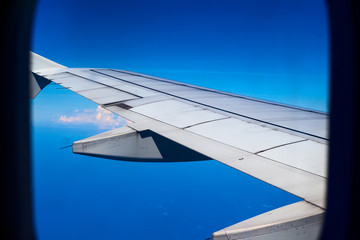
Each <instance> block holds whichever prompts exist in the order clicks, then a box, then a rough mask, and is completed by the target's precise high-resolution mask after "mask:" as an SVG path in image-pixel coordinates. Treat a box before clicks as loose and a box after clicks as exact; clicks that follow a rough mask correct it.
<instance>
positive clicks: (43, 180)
mask: <svg viewBox="0 0 360 240" xmlns="http://www.w3.org/2000/svg"><path fill="white" fill-rule="evenodd" d="M35 14H36V15H35V21H34V28H33V41H32V44H33V45H32V51H33V52H34V53H36V54H39V55H41V56H43V57H45V58H48V59H50V60H51V61H54V62H56V63H58V64H61V65H63V66H66V67H69V68H102V70H98V75H97V76H100V74H102V75H101V76H105V75H106V74H109V72H108V70H107V69H120V70H128V71H131V72H136V73H140V74H146V75H151V76H155V77H159V78H163V79H170V80H174V81H178V82H182V83H184V84H191V85H192V86H193V85H195V86H196V87H198V86H200V87H205V88H207V89H215V90H214V91H213V90H211V91H210V90H209V91H207V92H206V94H204V96H203V97H199V95H197V93H196V94H193V95H192V93H193V92H191V91H190V90H189V89H188V88H186V87H185V86H180V85H178V87H183V88H181V89H180V88H179V89H173V88H172V87H171V86H170V85H167V84H170V83H168V82H159V81H157V80H156V79H148V80H147V82H146V84H148V85H146V87H142V88H141V91H140V90H139V89H136V91H137V92H136V93H134V92H131V91H133V89H135V88H138V87H139V85H141V84H145V83H144V81H143V80H141V79H140V80H139V79H138V78H139V75H135V76H134V75H132V76H131V77H128V78H126V79H125V78H124V77H123V75H124V73H121V72H117V73H116V74H117V75H114V76H115V78H114V77H113V78H110V77H109V76H107V81H115V80H116V78H118V79H117V80H119V79H122V80H125V81H127V82H125V81H123V82H121V84H119V85H116V86H119V88H120V85H129V84H131V83H133V85H132V86H131V87H128V88H127V89H123V90H122V91H123V92H122V93H123V94H130V93H132V94H135V95H137V96H138V95H139V94H140V95H141V94H147V95H146V97H151V99H155V100H154V103H156V102H157V104H159V102H161V101H163V100H164V99H163V98H162V97H159V96H154V94H153V91H154V89H160V88H161V89H162V90H161V92H162V93H163V94H165V95H166V96H167V97H171V99H172V100H174V98H177V97H181V101H180V102H181V103H182V104H185V102H184V101H185V100H186V99H187V100H189V101H190V102H191V103H192V104H196V107H198V108H199V109H201V110H202V111H205V110H206V111H208V110H209V109H208V107H209V106H212V107H213V110H214V111H213V112H211V113H208V112H206V114H209V116H210V114H212V115H211V117H212V118H214V119H216V120H218V119H220V120H219V121H225V120H226V122H224V123H227V124H229V125H230V124H233V122H232V121H238V120H239V121H240V120H241V121H242V122H246V124H251V127H250V125H244V129H245V130H246V131H247V130H249V129H250V130H251V131H253V132H256V131H258V130H259V129H260V127H259V126H256V127H255V126H253V124H255V123H259V122H261V124H260V125H261V127H268V128H269V130H268V132H271V133H272V134H279V136H280V134H285V135H286V134H290V135H291V142H289V143H288V142H282V140H281V141H279V143H278V144H277V145H276V146H275V145H271V144H270V143H271V142H272V141H274V140H273V139H272V138H271V137H269V136H273V135H261V136H262V137H261V138H260V140H259V142H260V141H262V142H264V143H263V144H264V147H263V148H259V147H258V146H259V145H260V143H259V144H255V145H251V144H248V143H249V142H250V141H251V138H246V139H244V138H242V137H241V135H236V136H235V135H234V136H231V137H229V136H224V135H221V131H220V130H221V129H222V128H223V127H224V126H225V127H226V126H228V125H226V124H216V122H208V123H207V124H208V125H207V126H209V128H210V127H211V128H210V130H208V129H205V130H203V129H202V128H201V127H202V126H200V125H201V124H198V122H195V124H193V125H185V126H184V127H183V126H182V125H181V124H183V123H184V121H185V120H183V119H181V116H177V115H176V113H175V110H176V109H177V108H176V107H178V109H182V107H183V105H180V104H179V105H176V106H174V105H172V107H171V108H173V112H171V114H168V115H166V116H164V117H163V118H162V119H161V122H162V123H164V122H165V123H167V124H170V123H173V121H174V122H175V120H177V119H180V120H179V121H178V122H176V123H174V124H179V126H181V127H182V128H184V129H185V130H186V129H187V128H188V130H187V131H188V132H191V134H194V135H201V134H205V135H206V138H207V139H210V140H211V141H214V142H222V144H225V145H226V146H227V147H228V146H230V147H231V148H242V149H243V148H245V150H244V149H243V152H247V153H253V154H255V155H257V156H258V157H261V158H266V159H271V158H273V157H274V156H280V157H279V159H276V161H278V162H280V163H279V164H284V165H288V164H289V162H288V160H287V159H284V160H283V159H280V158H281V156H283V155H282V154H283V152H282V153H277V152H276V151H277V150H276V149H275V148H278V146H280V145H281V146H282V145H288V147H289V149H288V150H286V151H287V152H289V151H293V150H292V149H291V148H290V145H289V144H293V143H295V142H296V143H301V144H308V143H309V142H310V141H312V142H311V144H310V145H311V146H318V145H321V148H323V147H322V146H323V145H325V144H326V143H327V138H328V136H327V135H326V132H324V131H325V130H324V129H326V126H325V125H324V126H323V125H321V126H322V127H320V128H316V129H315V128H314V127H313V126H315V125H316V124H318V123H319V121H322V120H321V119H325V118H326V113H327V112H328V102H329V96H328V87H329V86H328V84H329V73H328V72H329V66H328V65H329V51H328V48H329V36H328V21H327V13H326V6H325V3H324V1H321V0H316V1H313V0H311V1H310V0H306V1H304V0H295V1H286V0H276V1H266V0H252V1H234V0H223V1H202V0H199V1H187V0H186V1H184V0H182V1H162V0H155V1H146V0H136V1H111V0H106V1H94V2H91V3H88V1H86V2H85V1H83V0H79V1H71V0H62V1H46V0H40V1H38V5H37V9H36V12H35ZM104 69H105V70H104ZM77 71H78V74H83V75H82V76H83V77H85V78H86V77H87V76H88V75H86V74H85V73H84V72H81V71H83V70H81V69H80V70H77ZM84 74H85V75H84ZM113 74H115V73H113ZM121 74H123V75H121ZM60 77H67V75H62V76H59V79H60ZM72 77H73V79H75V80H76V81H78V82H80V81H82V80H79V79H78V78H76V77H74V76H72ZM93 80H94V81H97V79H93ZM62 81H63V82H62V83H61V81H59V82H60V83H61V84H63V85H64V84H65V83H66V80H62ZM141 81H143V82H141ZM166 81H167V80H166ZM61 84H60V85H58V84H55V83H50V84H49V85H48V86H46V87H45V88H44V89H43V90H42V91H41V92H40V93H39V94H38V95H37V97H36V98H35V99H34V100H32V102H31V107H32V145H33V146H32V147H33V156H32V157H33V172H34V174H33V176H34V179H33V186H34V212H35V225H36V232H37V235H38V239H40V240H42V239H54V240H56V239H119V237H121V239H144V238H146V239H174V240H176V239H205V238H208V237H211V235H212V233H213V232H216V231H219V230H221V229H223V228H226V227H228V226H230V225H233V224H236V223H238V222H241V221H243V220H246V219H249V218H251V217H254V216H256V215H259V214H262V213H265V212H268V211H271V210H274V209H277V208H280V207H283V206H286V205H289V204H292V203H297V202H300V201H301V200H302V198H301V196H300V197H298V196H295V195H293V194H290V193H287V192H285V191H283V190H281V189H279V188H277V187H275V186H272V185H270V184H267V183H265V182H263V181H261V180H259V179H256V178H254V177H251V176H250V175H251V174H249V173H243V172H241V171H238V170H237V169H234V168H231V167H229V166H226V165H225V164H223V163H221V162H219V161H215V160H209V161H194V162H166V163H158V162H145V163H143V162H141V163H139V162H129V161H114V160H109V159H104V158H100V157H90V156H85V155H79V154H74V153H73V152H72V148H71V147H69V146H71V145H72V144H73V142H75V141H78V140H81V139H85V138H88V137H91V136H94V135H96V134H101V133H104V132H107V131H110V130H113V129H117V128H120V127H122V126H126V125H127V124H131V123H133V122H132V120H131V119H124V118H122V117H119V116H118V115H116V114H114V113H113V112H111V111H110V110H109V109H107V108H104V106H105V105H106V104H103V106H99V105H98V104H96V103H94V102H92V101H89V100H88V99H87V98H89V99H90V98H91V97H89V96H90V95H86V93H85V92H82V94H83V96H85V97H82V96H80V95H79V94H80V92H81V91H79V94H77V93H76V92H73V91H71V90H74V89H75V87H66V86H61ZM114 86H115V85H112V87H114ZM76 87H79V86H78V85H77V86H76ZM98 89H100V88H98ZM74 91H75V90H74ZM99 91H100V90H99ZM216 91H223V92H227V93H226V94H228V95H224V94H223V95H221V96H218V95H216V96H214V95H213V94H216ZM124 92H125V93H124ZM94 94H96V93H94ZM152 94H153V95H152ZM234 94H237V95H240V96H241V98H239V99H240V100H241V103H242V104H248V105H246V106H247V107H243V106H244V105H241V104H240V100H236V101H239V104H238V105H234V104H233V102H232V101H230V100H228V97H230V96H233V95H234ZM105 95H106V97H109V98H110V97H113V95H111V94H108V93H106V94H105ZM205 95H206V96H205ZM91 96H92V95H91ZM101 97H102V96H101ZM146 97H142V98H144V99H145V98H146ZM99 98H100V97H99ZM184 99H185V100H184ZM118 101H119V102H120V100H117V101H116V102H118ZM137 101H138V102H131V104H140V103H141V102H140V101H139V100H138V99H137ZM114 102H115V101H114ZM269 102H270V103H271V104H269ZM273 103H274V104H273ZM119 104H120V103H119ZM122 104H123V105H119V106H120V107H121V106H126V107H127V108H128V109H130V108H132V107H133V108H134V109H135V108H136V107H134V106H135V105H131V104H130V103H129V104H128V103H122ZM261 104H265V105H266V107H264V106H263V105H261ZM260 105H261V110H259V109H260V108H259V106H260ZM119 106H118V107H119ZM129 106H130V107H129ZM136 106H138V105H136ZM154 106H159V107H158V108H155V109H156V111H159V112H160V111H161V110H164V109H166V106H167V105H166V106H165V105H154ZM161 106H163V108H162V107H161ZM283 106H285V107H284V108H282V107H283ZM279 108H281V109H282V110H279ZM128 109H127V110H128ZM137 109H138V110H137V111H138V112H141V114H145V113H144V112H145V110H141V108H140V106H139V107H138V108H137ZM299 109H306V114H303V115H301V114H300V115H299V112H297V111H298V110H299ZM130 110H131V109H130ZM134 111H135V110H134ZM164 111H165V110H164ZM221 111H223V112H225V113H224V114H225V115H224V116H222V117H218V115H215V114H222V112H221ZM275 111H277V112H278V115H274V114H275V113H274V114H273V115H272V114H271V113H273V112H275ZM299 111H300V110H299ZM301 111H302V110H301ZM313 113H316V114H319V115H316V117H314V116H313V115H312V114H313ZM149 114H151V112H150V113H149ZM291 114H292V115H291ZM263 115H264V116H265V115H266V116H265V117H264V116H263ZM290 115H291V116H294V117H293V118H292V120H291V121H290V120H289V119H288V117H289V116H290ZM157 116H158V115H154V116H152V117H153V118H156V117H157ZM192 116H195V115H192ZM196 116H197V117H200V116H201V117H204V118H205V112H204V114H199V116H198V115H196ZM206 116H207V115H206ZM324 116H325V117H324ZM194 118H195V117H194ZM294 119H295V120H294ZM319 119H320V120H319ZM186 121H187V120H186ZM189 121H190V120H189ZM191 123H193V122H191ZM219 123H220V122H219ZM221 123H222V122H221ZM236 123H237V122H236ZM211 124H213V125H211ZM244 124H245V123H244ZM170 125H171V124H170ZM204 126H205V125H204ZM234 126H237V125H236V124H234ZM316 126H317V125H316ZM234 128H235V127H234ZM219 129H220V130H219ZM236 129H237V128H236ZM279 129H281V131H280V132H281V133H279ZM294 129H296V133H294V132H295V131H294ZM250 130H249V131H250ZM236 131H237V130H234V131H233V133H234V134H235V133H237V132H236ZM239 131H240V130H239ZM266 134H267V133H266ZM285 135H281V139H283V138H286V139H287V138H290V137H288V136H287V135H286V137H284V136H285ZM276 136H278V135H276ZM319 136H320V137H319ZM279 138H280V137H279ZM173 141H175V140H173ZM254 141H257V140H254ZM305 141H307V142H306V143H305ZM274 146H275V147H274ZM301 146H302V145H301ZM129 148H130V147H129ZM270 148H274V149H273V151H269V149H270ZM252 151H253V152H252ZM175 154H176V153H175ZM239 158H240V157H239ZM294 159H295V160H294V161H297V159H298V158H294ZM244 161H246V158H245V160H244ZM291 164H293V163H291ZM296 164H297V165H295V167H296V168H300V169H302V168H305V170H304V171H306V172H310V173H311V174H314V175H316V176H321V175H322V174H326V173H324V172H322V170H319V169H318V168H316V169H315V170H313V168H311V169H310V167H309V168H308V166H303V165H302V162H300V163H298V162H297V163H296ZM322 164H326V159H325V160H324V161H323V163H322ZM311 167H312V166H311ZM320 168H321V169H326V167H325V166H320Z"/></svg>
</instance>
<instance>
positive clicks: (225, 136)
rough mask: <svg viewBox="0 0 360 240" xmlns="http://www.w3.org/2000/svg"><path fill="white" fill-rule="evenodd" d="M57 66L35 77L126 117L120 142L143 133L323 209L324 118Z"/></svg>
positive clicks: (154, 80)
mask: <svg viewBox="0 0 360 240" xmlns="http://www.w3.org/2000/svg"><path fill="white" fill-rule="evenodd" d="M34 56H35V55H34ZM35 58H36V56H35ZM34 61H36V60H34ZM60 66H61V65H60ZM60 66H58V67H55V66H54V67H52V68H43V69H41V68H40V69H39V68H37V69H33V74H34V75H35V76H41V77H43V78H45V79H48V80H50V81H52V82H55V83H57V84H59V85H61V86H63V87H64V88H67V89H69V90H71V91H73V92H76V93H78V94H79V95H81V96H83V97H85V98H87V99H89V100H91V101H93V102H95V103H97V104H99V105H101V106H102V107H103V108H105V109H108V110H110V111H111V112H113V113H115V114H117V115H119V116H122V117H124V118H125V119H128V120H129V124H128V126H127V127H126V128H127V130H126V131H123V132H124V133H121V134H126V135H124V136H126V139H128V136H130V135H131V134H136V133H142V134H143V135H144V134H145V133H147V134H149V135H150V136H152V138H153V139H154V141H155V145H158V144H157V143H156V138H157V139H159V138H161V139H166V140H169V141H171V142H173V143H174V144H177V145H179V146H181V147H183V148H184V149H189V150H191V151H193V152H195V153H196V154H200V155H198V156H205V157H207V158H209V159H214V160H217V161H219V162H222V163H224V164H226V165H228V166H230V167H233V168H235V169H237V170H240V171H242V172H244V173H247V174H249V175H251V176H253V177H256V178H258V179H260V180H262V181H265V182H267V183H269V184H271V185H274V186H276V187H278V188H281V189H283V190H285V191H287V192H289V193H292V194H294V195H296V196H299V197H301V198H303V199H304V201H305V202H307V204H311V205H312V206H313V207H310V208H306V209H307V210H306V211H309V213H314V214H319V211H320V212H321V211H323V210H324V209H325V190H326V184H327V173H326V169H327V148H328V132H327V126H328V115H327V114H325V113H322V112H317V111H313V110H307V109H302V108H298V107H294V106H288V105H283V104H278V103H273V102H268V101H263V100H259V99H253V98H249V97H245V96H240V95H237V94H232V93H227V92H222V91H218V90H213V89H208V88H204V87H199V86H195V85H191V84H186V83H181V82H176V81H171V80H167V79H163V78H158V77H153V76H148V75H145V74H141V73H134V72H130V71H123V70H113V69H95V68H94V69H92V68H90V69H88V68H86V69H85V68H77V69H76V68H64V67H63V66H61V67H60ZM119 134H120V133H116V132H112V133H109V134H107V135H106V137H109V136H110V135H111V136H120V135H119ZM143 135H141V136H143ZM134 136H135V137H134V138H133V139H137V137H136V135H134ZM95 139H97V140H99V139H100V140H101V139H104V135H101V136H98V137H96V136H95ZM124 139H125V137H124ZM89 141H92V143H93V141H94V138H91V139H87V140H86V139H85V140H84V141H82V142H81V141H79V143H78V145H79V144H80V145H81V149H84V148H85V147H84V146H85V145H84V144H85V143H86V142H89ZM121 141H123V140H121ZM136 141H137V140H136ZM144 144H150V145H151V144H152V145H154V143H153V142H152V143H150V142H149V143H144ZM78 145H76V143H74V152H77V146H78ZM150 145H147V146H150ZM87 146H88V145H87ZM158 147H159V146H158ZM79 149H80V148H79ZM89 149H90V147H89ZM79 151H80V150H79ZM81 151H83V150H81ZM89 155H91V154H89ZM93 155H95V154H93ZM98 155H99V156H100V155H101V154H98ZM153 155H154V159H158V158H161V155H164V153H163V152H162V151H161V150H160V152H159V151H157V152H156V151H155V153H153ZM103 156H105V155H103ZM189 156H190V155H189ZM191 156H192V155H191ZM314 209H315V210H314ZM282 214H283V211H282ZM310 215H311V214H310ZM225 232H226V231H224V233H223V234H225V235H226V233H225ZM232 232H233V229H232ZM220 235H221V234H220ZM220 235H219V236H220ZM225 235H221V236H225ZM230 235H231V234H230ZM230 235H226V236H227V238H224V239H235V238H231V237H229V236H230ZM218 239H221V237H218Z"/></svg>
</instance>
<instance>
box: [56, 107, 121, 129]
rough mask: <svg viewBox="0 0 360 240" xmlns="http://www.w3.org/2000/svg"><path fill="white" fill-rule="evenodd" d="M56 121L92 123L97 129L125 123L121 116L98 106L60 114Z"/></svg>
mask: <svg viewBox="0 0 360 240" xmlns="http://www.w3.org/2000/svg"><path fill="white" fill-rule="evenodd" d="M57 122H59V123H63V124H68V123H72V124H94V125H96V126H97V127H98V128H99V129H113V128H117V127H121V126H124V125H126V123H127V121H126V120H125V119H123V118H122V117H119V116H117V115H115V114H113V113H112V112H110V111H109V110H106V109H104V108H102V107H100V106H98V107H97V108H96V109H84V110H74V111H73V112H72V113H71V114H70V115H61V116H60V118H59V119H58V120H57Z"/></svg>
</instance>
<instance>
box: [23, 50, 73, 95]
mask: <svg viewBox="0 0 360 240" xmlns="http://www.w3.org/2000/svg"><path fill="white" fill-rule="evenodd" d="M30 63H31V69H30V70H31V72H30V77H29V78H30V79H29V81H30V98H31V99H34V98H35V97H36V96H37V95H38V94H39V92H40V91H41V90H42V89H44V88H45V87H46V86H47V85H48V84H49V83H50V81H49V80H48V79H46V78H44V77H43V76H42V75H45V74H49V73H53V72H55V71H57V70H59V69H62V68H66V67H65V66H63V65H60V64H58V63H56V62H53V61H51V60H49V59H47V58H44V57H42V56H40V55H38V54H36V53H33V52H30Z"/></svg>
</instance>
